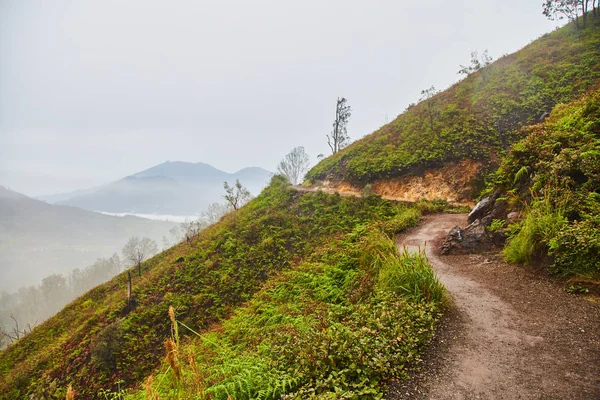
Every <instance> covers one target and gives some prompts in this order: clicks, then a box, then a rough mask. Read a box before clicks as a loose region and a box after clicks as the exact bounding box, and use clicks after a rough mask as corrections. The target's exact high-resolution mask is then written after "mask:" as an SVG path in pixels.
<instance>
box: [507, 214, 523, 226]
mask: <svg viewBox="0 0 600 400" xmlns="http://www.w3.org/2000/svg"><path fill="white" fill-rule="evenodd" d="M519 217H520V215H519V213H518V212H517V211H513V212H510V213H508V215H507V216H506V223H507V224H509V225H510V224H514V223H515V222H517V221H518V220H519Z"/></svg>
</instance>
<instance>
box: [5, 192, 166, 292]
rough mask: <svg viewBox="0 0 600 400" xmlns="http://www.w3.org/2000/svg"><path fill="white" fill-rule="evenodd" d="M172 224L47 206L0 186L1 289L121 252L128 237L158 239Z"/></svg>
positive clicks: (17, 285)
mask: <svg viewBox="0 0 600 400" xmlns="http://www.w3.org/2000/svg"><path fill="white" fill-rule="evenodd" d="M173 225H174V224H173V223H169V222H161V221H151V220H147V219H143V218H136V217H112V216H108V215H102V214H99V213H94V212H90V211H86V210H82V209H80V208H75V207H65V206H58V205H51V204H47V203H44V202H42V201H39V200H35V199H32V198H30V197H27V196H25V195H22V194H20V193H16V192H14V191H11V190H9V189H6V188H5V187H2V186H0V268H1V274H2V279H1V280H0V291H1V290H7V291H12V290H16V289H18V288H19V287H20V286H23V285H32V284H36V283H39V281H40V279H42V278H44V277H46V276H48V275H51V274H53V273H63V274H67V273H68V272H70V271H71V270H73V269H74V268H82V267H85V266H87V265H89V264H91V263H93V262H94V261H95V260H96V259H98V258H99V257H108V256H110V255H111V254H113V253H115V252H117V253H120V251H121V248H122V247H123V245H124V244H125V243H126V242H127V240H128V239H129V237H131V236H148V237H150V238H151V239H154V240H156V241H157V242H158V243H160V240H161V238H162V237H163V236H165V235H168V233H169V229H170V228H171V227H172V226H173Z"/></svg>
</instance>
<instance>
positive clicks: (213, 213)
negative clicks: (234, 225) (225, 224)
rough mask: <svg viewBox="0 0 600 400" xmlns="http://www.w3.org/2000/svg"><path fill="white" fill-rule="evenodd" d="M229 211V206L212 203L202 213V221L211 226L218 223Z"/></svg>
mask: <svg viewBox="0 0 600 400" xmlns="http://www.w3.org/2000/svg"><path fill="white" fill-rule="evenodd" d="M231 210H232V208H231V205H230V204H223V203H212V204H209V205H208V207H207V208H206V211H203V212H202V219H203V220H204V222H205V223H206V224H208V225H212V224H214V223H216V222H219V220H220V219H221V218H222V217H223V216H224V215H225V214H227V213H229V212H230V211H231Z"/></svg>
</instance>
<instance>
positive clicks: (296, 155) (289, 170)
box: [277, 146, 310, 185]
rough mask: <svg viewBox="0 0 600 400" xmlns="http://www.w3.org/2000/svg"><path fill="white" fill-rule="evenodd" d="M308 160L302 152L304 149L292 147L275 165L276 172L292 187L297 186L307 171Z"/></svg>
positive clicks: (306, 155)
mask: <svg viewBox="0 0 600 400" xmlns="http://www.w3.org/2000/svg"><path fill="white" fill-rule="evenodd" d="M309 164H310V159H309V157H308V154H306V152H305V151H304V147H302V146H298V147H294V149H293V150H292V151H290V152H289V153H288V154H287V155H286V156H285V157H284V158H283V160H281V161H280V162H279V164H277V172H279V173H280V174H281V175H285V176H286V177H287V178H288V180H289V181H290V183H291V184H292V185H297V184H298V181H299V180H301V179H302V178H303V177H304V174H305V173H306V171H307V170H308V165H309Z"/></svg>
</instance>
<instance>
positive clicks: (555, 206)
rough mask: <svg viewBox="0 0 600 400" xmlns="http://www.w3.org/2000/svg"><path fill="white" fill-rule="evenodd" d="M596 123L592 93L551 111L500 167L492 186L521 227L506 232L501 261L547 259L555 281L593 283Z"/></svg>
mask: <svg viewBox="0 0 600 400" xmlns="http://www.w3.org/2000/svg"><path fill="white" fill-rule="evenodd" d="M599 120H600V91H598V90H596V91H592V92H590V93H589V94H587V95H585V96H583V97H582V98H581V99H580V100H577V101H575V102H572V103H570V104H564V105H559V106H557V107H556V108H555V109H554V110H553V111H552V113H551V115H550V117H549V118H548V119H547V120H546V121H545V122H544V123H543V124H540V125H537V126H535V127H533V128H531V129H528V133H529V136H527V137H526V138H525V139H523V140H522V141H520V142H519V143H517V144H516V145H515V146H514V147H513V149H512V150H511V152H510V153H509V154H508V155H507V157H505V159H504V160H503V162H502V165H501V167H500V168H499V169H498V172H497V173H496V185H497V186H499V187H500V188H503V189H504V190H505V191H506V192H508V193H510V201H509V202H508V203H507V204H508V206H509V208H517V209H518V208H519V205H521V204H524V205H526V206H525V207H524V209H522V210H520V211H521V212H522V214H523V215H524V216H525V219H524V221H522V222H521V223H519V224H517V225H515V226H512V227H509V231H512V235H511V237H510V238H509V240H508V242H507V244H506V246H505V249H504V254H505V256H506V259H507V260H508V261H510V262H515V263H531V262H533V261H535V260H536V259H539V258H542V257H547V256H549V257H548V258H547V260H548V261H549V262H550V264H551V265H550V271H551V272H553V273H555V274H561V275H582V276H585V277H588V278H594V279H597V278H599V277H600V267H599V256H598V254H599V250H600V247H599V245H598V243H599V241H600V239H599V235H600V233H599V229H598V226H600V195H599V194H598V193H599V192H600V129H598V126H599V125H598V123H597V122H598V121H599ZM540 198H543V199H544V200H539V199H540ZM528 204H531V206H527V205H528Z"/></svg>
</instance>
